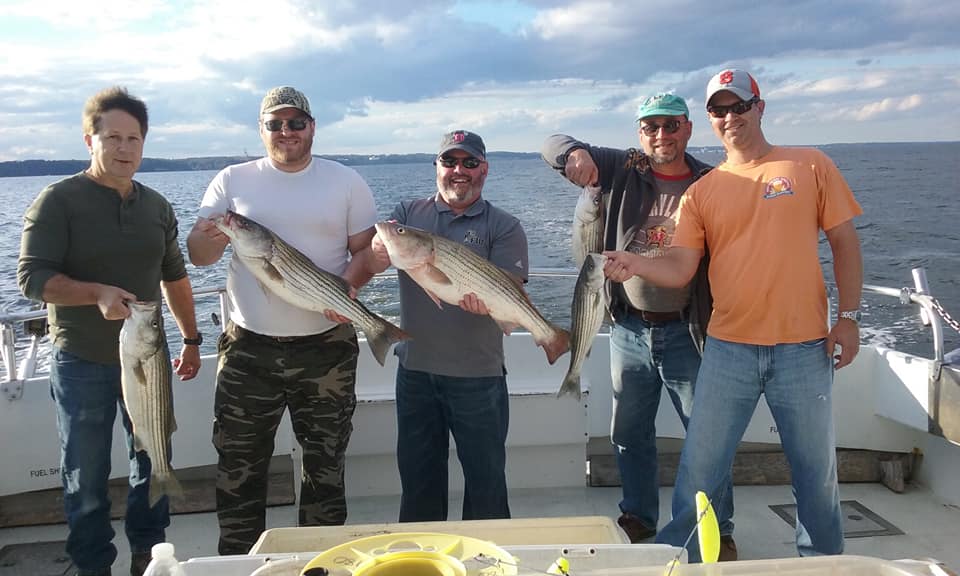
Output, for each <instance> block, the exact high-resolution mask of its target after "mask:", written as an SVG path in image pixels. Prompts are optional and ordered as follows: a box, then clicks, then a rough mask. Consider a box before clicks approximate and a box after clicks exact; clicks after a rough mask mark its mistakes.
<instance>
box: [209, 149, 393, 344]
mask: <svg viewBox="0 0 960 576" xmlns="http://www.w3.org/2000/svg"><path fill="white" fill-rule="evenodd" d="M227 210H233V211H234V212H236V213H238V214H241V215H243V216H247V217H248V218H251V219H253V220H255V221H256V222H258V223H260V224H262V225H263V226H266V227H267V228H269V229H270V230H272V231H273V232H274V233H275V234H276V235H277V236H279V237H280V238H283V240H284V241H286V242H287V243H288V244H290V245H292V246H294V247H295V248H297V249H298V250H300V251H301V252H303V253H304V254H305V255H306V256H307V257H308V258H310V260H312V261H313V262H314V263H315V264H316V265H317V266H319V267H320V268H323V269H324V270H327V271H328V272H332V273H333V274H338V275H339V274H343V272H344V270H346V268H347V263H348V261H349V254H350V252H349V250H348V247H347V239H348V237H349V236H352V235H354V234H359V233H360V232H363V231H364V230H366V229H368V228H370V227H371V226H373V225H374V224H375V223H376V221H377V211H376V207H375V205H374V202H373V193H372V192H370V187H369V186H367V183H366V182H364V180H363V178H362V177H361V176H360V174H358V173H357V172H356V170H353V169H352V168H348V167H346V166H344V165H342V164H339V163H337V162H333V161H330V160H324V159H322V158H313V159H312V160H311V162H310V164H309V165H308V166H307V167H306V168H304V169H303V170H301V171H299V172H293V173H291V172H283V171H281V170H277V169H276V168H274V166H273V164H272V163H271V162H270V160H269V158H261V159H259V160H255V161H251V162H245V163H243V164H237V165H234V166H228V167H226V168H224V169H223V170H221V171H220V173H219V174H217V176H216V177H215V178H214V179H213V181H212V182H211V183H210V186H208V187H207V191H206V192H205V193H204V195H203V200H202V201H201V202H200V211H199V215H200V216H202V217H204V218H209V217H210V216H212V215H217V214H223V213H225V212H226V211H227ZM227 296H228V302H229V306H230V318H231V319H232V320H233V321H234V322H236V323H237V324H238V325H240V326H241V327H243V328H246V329H247V330H250V331H253V332H257V333H258V334H266V335H269V336H307V335H310V334H318V333H320V332H325V331H327V330H329V329H330V328H332V327H334V326H335V324H334V323H333V322H330V321H329V320H327V319H326V318H325V317H324V316H323V314H322V313H320V312H312V311H309V310H304V309H302V308H298V307H296V306H293V305H292V304H288V303H286V302H285V301H283V300H281V299H280V298H279V297H278V296H276V295H274V294H273V293H271V292H269V291H267V290H265V288H264V287H261V285H260V284H259V282H257V280H256V278H255V277H254V276H253V274H252V273H251V272H250V270H249V269H248V268H247V266H246V265H245V264H244V263H243V262H241V261H240V259H239V258H237V256H236V254H234V256H233V259H232V260H231V261H230V268H229V270H228V272H227Z"/></svg>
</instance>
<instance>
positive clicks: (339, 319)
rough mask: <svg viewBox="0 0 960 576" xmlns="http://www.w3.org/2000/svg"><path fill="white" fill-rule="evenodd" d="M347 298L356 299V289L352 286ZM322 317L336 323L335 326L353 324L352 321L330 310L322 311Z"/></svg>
mask: <svg viewBox="0 0 960 576" xmlns="http://www.w3.org/2000/svg"><path fill="white" fill-rule="evenodd" d="M349 296H350V298H352V299H354V300H356V299H357V289H356V288H354V287H353V286H351V287H350V292H349ZM323 315H324V316H325V317H326V319H327V320H329V321H331V322H336V323H337V324H349V323H351V322H353V320H351V319H349V318H347V317H346V316H343V315H341V314H338V313H337V311H336V310H331V309H330V308H327V309H326V310H324V311H323Z"/></svg>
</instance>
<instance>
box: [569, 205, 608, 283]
mask: <svg viewBox="0 0 960 576" xmlns="http://www.w3.org/2000/svg"><path fill="white" fill-rule="evenodd" d="M602 216H603V195H602V194H601V190H600V188H599V187H596V186H585V187H584V188H583V191H582V192H580V197H579V198H578V199H577V206H576V208H574V210H573V239H572V241H571V243H570V245H571V249H572V250H573V261H574V262H576V263H577V266H582V265H583V261H584V260H585V259H586V258H587V254H592V253H600V252H603V218H602Z"/></svg>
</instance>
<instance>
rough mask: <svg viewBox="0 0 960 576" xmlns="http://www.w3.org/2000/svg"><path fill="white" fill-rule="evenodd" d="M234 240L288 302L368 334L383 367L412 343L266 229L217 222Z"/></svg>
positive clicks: (232, 216) (237, 218)
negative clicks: (404, 343) (393, 349)
mask: <svg viewBox="0 0 960 576" xmlns="http://www.w3.org/2000/svg"><path fill="white" fill-rule="evenodd" d="M212 220H213V222H214V224H216V226H217V228H219V229H220V230H222V231H223V233H224V234H226V235H227V236H228V237H229V238H230V243H231V244H232V245H233V251H234V253H235V254H236V255H237V256H238V257H239V258H240V260H242V261H243V263H244V264H246V265H247V268H249V269H250V272H252V273H253V275H254V276H255V277H256V278H257V280H259V281H260V284H261V285H263V287H264V288H265V289H267V290H269V291H270V292H271V293H273V294H275V295H277V296H278V297H280V298H281V299H283V300H284V301H286V302H288V303H290V304H292V305H294V306H297V307H299V308H303V309H305V310H312V311H314V312H323V311H325V310H333V311H334V312H336V313H337V314H339V315H341V316H343V317H345V318H349V319H350V320H351V321H352V322H353V323H354V324H355V325H357V326H358V327H359V328H360V329H361V330H363V333H364V335H365V336H366V337H367V344H368V345H369V346H370V350H371V351H372V352H373V356H374V357H375V358H376V359H377V362H379V363H380V365H381V366H383V364H384V362H385V361H386V358H387V352H389V350H390V346H391V345H393V344H394V343H395V342H399V341H401V340H405V339H407V338H409V336H408V335H407V333H406V332H404V331H403V330H401V329H400V328H398V327H397V326H395V325H393V324H391V323H390V322H388V321H386V320H384V319H383V318H381V317H380V316H377V315H376V314H374V313H373V312H371V311H370V310H368V309H367V307H366V306H364V305H363V303H362V302H360V301H359V300H357V299H355V298H351V297H350V284H349V283H348V282H347V281H346V280H344V279H343V278H341V277H340V276H337V275H336V274H332V273H330V272H327V271H326V270H323V269H321V268H320V267H319V266H317V265H316V264H314V263H313V261H311V260H310V259H309V258H307V257H306V256H305V255H304V254H303V253H302V252H300V251H299V250H297V249H296V248H294V247H293V246H291V245H290V244H287V243H286V242H285V241H284V240H283V239H282V238H280V237H279V236H277V235H276V234H275V233H273V232H272V231H271V230H270V229H268V228H267V227H266V226H263V225H261V224H258V223H257V222H255V221H253V220H251V219H250V218H247V217H246V216H242V215H240V214H237V213H236V212H233V211H229V210H228V211H227V213H226V214H225V215H224V216H217V217H215V218H213V219H212Z"/></svg>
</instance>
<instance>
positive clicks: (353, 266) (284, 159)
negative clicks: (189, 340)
mask: <svg viewBox="0 0 960 576" xmlns="http://www.w3.org/2000/svg"><path fill="white" fill-rule="evenodd" d="M259 123H260V137H261V139H262V140H263V143H264V146H265V147H266V150H267V156H266V157H264V158H260V159H259V160H255V161H251V162H246V163H243V164H237V165H234V166H228V167H227V168H225V169H223V170H222V171H221V172H220V173H219V174H217V176H216V177H215V178H214V179H213V182H211V183H210V186H209V187H208V188H207V191H206V193H205V194H204V196H203V200H202V202H201V204H200V211H199V218H198V219H197V223H196V225H194V227H193V230H192V231H191V232H190V236H189V237H188V238H187V248H188V250H189V254H190V261H191V262H193V264H195V265H197V266H208V265H211V264H213V263H215V262H217V261H218V260H219V259H220V257H221V256H222V255H223V253H224V249H225V248H226V246H227V243H228V242H229V240H228V239H227V237H226V236H225V235H224V234H223V233H222V232H220V231H219V230H218V229H217V228H216V227H215V226H214V225H213V222H212V221H211V220H210V219H211V218H212V217H213V216H216V215H220V214H223V213H225V212H226V211H227V210H232V211H234V212H237V213H239V214H241V215H243V216H248V217H250V218H251V219H253V220H256V221H257V222H258V223H260V224H262V225H264V226H266V227H267V228H269V229H271V230H272V231H274V232H275V233H276V234H277V235H279V236H280V237H281V238H283V239H284V240H285V241H286V242H288V243H289V244H291V245H293V246H294V247H296V248H297V249H298V250H300V251H301V252H303V253H304V254H305V255H306V256H307V257H308V258H310V259H311V260H312V261H313V262H314V263H315V264H316V265H317V266H319V267H320V268H323V269H324V270H327V271H329V272H332V273H334V274H339V275H341V276H342V277H343V278H345V279H346V280H347V282H349V283H350V284H351V285H352V286H353V287H354V288H360V287H361V286H363V285H364V284H366V282H367V281H368V280H370V278H371V274H370V273H369V272H367V266H366V264H365V263H366V259H367V257H368V255H369V253H370V240H371V239H372V238H373V235H374V228H373V225H374V223H375V222H376V220H377V213H376V209H375V206H374V201H373V194H372V193H371V192H370V188H369V187H368V186H367V184H366V182H364V181H363V178H361V177H360V175H359V174H358V173H357V172H356V171H355V170H353V169H351V168H348V167H346V166H343V165H342V164H339V163H337V162H332V161H329V160H324V159H321V158H314V157H313V156H312V154H311V148H312V146H313V134H314V130H315V127H316V124H315V121H314V119H313V116H312V115H311V112H310V103H309V102H308V100H307V98H306V96H304V95H303V93H301V92H300V91H299V90H296V89H295V88H292V87H289V86H283V87H279V88H274V89H272V90H270V91H269V92H268V93H267V95H266V96H265V97H264V99H263V102H262V104H261V106H260V121H259ZM227 296H228V304H229V311H230V321H229V322H228V323H227V326H226V327H225V330H224V333H223V334H222V335H221V336H220V340H219V341H218V343H217V348H218V351H219V354H220V359H219V365H218V371H217V391H216V397H215V399H214V425H213V443H214V446H215V447H216V449H217V453H218V454H219V461H218V464H217V467H218V468H217V517H218V519H219V522H220V541H219V552H220V554H246V553H247V552H248V551H249V549H250V548H251V546H252V545H253V544H254V542H256V540H257V538H258V537H259V536H260V533H261V532H262V531H263V530H264V529H265V514H266V498H267V471H268V467H269V463H270V459H271V457H272V455H273V443H274V436H275V435H276V431H277V427H278V425H279V424H280V419H281V418H282V416H283V411H284V409H285V408H288V409H289V410H290V418H291V421H292V423H293V429H294V432H295V434H296V437H297V441H298V442H299V443H300V446H301V447H302V449H303V475H302V477H301V491H300V514H299V523H300V525H301V526H311V525H342V524H343V523H344V522H345V520H346V517H347V505H346V498H345V496H344V485H343V472H344V452H345V451H346V447H347V442H348V441H349V439H350V433H351V432H352V430H353V426H352V423H351V419H352V416H353V411H354V407H355V406H356V395H355V392H354V385H355V382H356V368H357V353H358V347H357V335H356V332H355V330H354V328H353V325H352V324H349V323H342V324H341V323H338V322H335V321H333V320H331V319H330V318H332V317H335V316H334V315H333V314H332V313H328V314H324V313H320V312H311V311H308V310H304V309H301V308H297V307H295V306H293V305H291V304H288V303H286V302H284V301H283V300H281V299H280V298H278V297H276V296H273V295H272V294H270V293H269V292H268V291H266V290H264V289H263V288H262V287H261V285H260V284H259V283H258V282H257V280H256V278H255V277H254V276H253V274H252V273H251V271H250V270H249V269H248V268H247V267H246V265H245V264H244V263H243V262H241V261H240V259H238V258H237V257H236V256H235V255H234V257H233V258H232V259H231V260H230V267H229V270H228V272H227Z"/></svg>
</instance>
